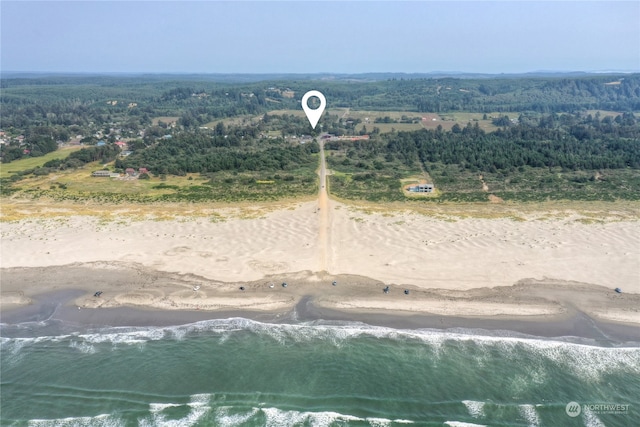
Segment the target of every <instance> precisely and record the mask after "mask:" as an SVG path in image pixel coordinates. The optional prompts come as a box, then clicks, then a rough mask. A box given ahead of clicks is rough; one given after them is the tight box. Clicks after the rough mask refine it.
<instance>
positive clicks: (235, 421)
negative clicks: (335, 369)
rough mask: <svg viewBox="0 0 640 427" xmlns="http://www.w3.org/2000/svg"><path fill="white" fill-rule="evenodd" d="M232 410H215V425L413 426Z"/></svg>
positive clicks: (334, 415) (330, 414)
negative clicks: (257, 422) (252, 422)
mask: <svg viewBox="0 0 640 427" xmlns="http://www.w3.org/2000/svg"><path fill="white" fill-rule="evenodd" d="M232 409H233V408H232V407H229V406H224V407H220V408H217V409H216V413H215V423H214V424H215V425H217V426H224V427H234V426H241V425H243V424H244V423H246V422H247V421H249V420H251V419H260V420H264V425H265V426H268V427H269V426H273V427H284V426H297V425H312V426H314V427H323V426H332V425H335V424H336V423H338V425H342V423H345V422H346V423H348V422H350V421H356V422H364V423H368V424H369V425H370V426H371V427H386V426H391V425H392V424H413V421H411V420H403V419H396V420H391V419H387V418H377V417H368V418H360V417H356V416H353V415H346V414H340V413H338V412H331V411H324V412H301V411H294V410H289V411H287V410H282V409H279V408H255V407H254V408H251V409H250V410H249V411H247V412H244V413H234V414H232V413H231V410H232Z"/></svg>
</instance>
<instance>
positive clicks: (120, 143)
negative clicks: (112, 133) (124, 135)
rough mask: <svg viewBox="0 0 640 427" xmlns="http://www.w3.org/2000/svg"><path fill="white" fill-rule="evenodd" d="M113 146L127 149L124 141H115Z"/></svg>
mask: <svg viewBox="0 0 640 427" xmlns="http://www.w3.org/2000/svg"><path fill="white" fill-rule="evenodd" d="M115 144H116V145H117V146H118V147H120V148H122V149H125V148H127V143H126V142H124V141H116V142H115Z"/></svg>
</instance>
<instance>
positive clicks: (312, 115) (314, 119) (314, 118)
mask: <svg viewBox="0 0 640 427" xmlns="http://www.w3.org/2000/svg"><path fill="white" fill-rule="evenodd" d="M312 96H315V97H317V98H318V99H319V100H320V106H319V107H318V108H316V109H315V110H314V109H311V108H309V106H308V105H307V102H308V101H309V98H311V97H312ZM326 106H327V100H326V99H325V97H324V95H323V94H322V93H320V92H318V91H317V90H310V91H309V92H307V93H305V94H304V96H303V97H302V109H303V110H304V113H305V114H306V115H307V119H309V123H311V127H312V128H314V129H315V128H316V125H317V124H318V121H319V120H320V116H322V113H323V112H324V107H326Z"/></svg>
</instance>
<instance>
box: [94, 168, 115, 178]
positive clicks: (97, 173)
mask: <svg viewBox="0 0 640 427" xmlns="http://www.w3.org/2000/svg"><path fill="white" fill-rule="evenodd" d="M91 176H92V177H94V178H95V177H98V178H110V177H111V172H109V171H104V170H103V171H95V172H93V173H92V174H91Z"/></svg>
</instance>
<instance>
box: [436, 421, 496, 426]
mask: <svg viewBox="0 0 640 427" xmlns="http://www.w3.org/2000/svg"><path fill="white" fill-rule="evenodd" d="M444 425H445V426H449V427H487V426H486V425H485V424H473V423H465V422H462V421H445V422H444Z"/></svg>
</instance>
